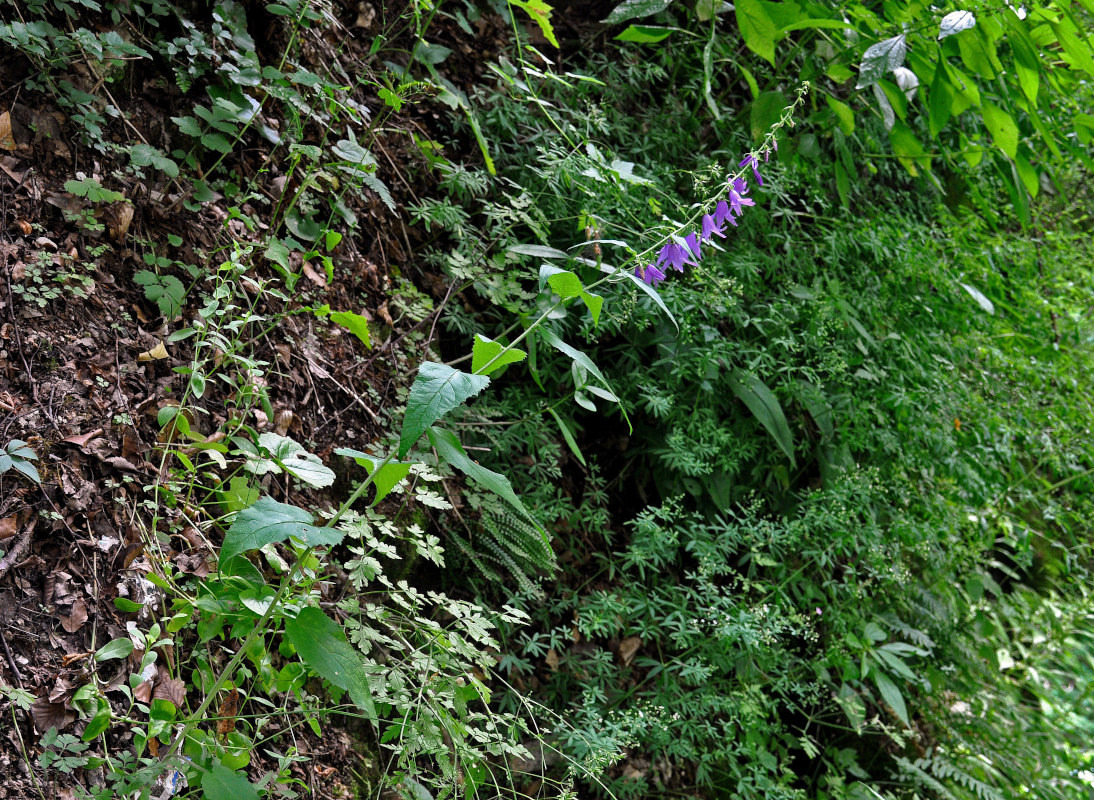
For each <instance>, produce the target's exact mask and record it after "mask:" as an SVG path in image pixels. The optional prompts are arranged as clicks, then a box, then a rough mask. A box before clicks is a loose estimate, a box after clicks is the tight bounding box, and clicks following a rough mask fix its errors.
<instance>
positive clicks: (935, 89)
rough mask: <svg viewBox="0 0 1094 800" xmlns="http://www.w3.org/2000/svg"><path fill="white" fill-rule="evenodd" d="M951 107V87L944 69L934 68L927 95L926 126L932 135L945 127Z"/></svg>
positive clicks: (936, 134) (935, 134)
mask: <svg viewBox="0 0 1094 800" xmlns="http://www.w3.org/2000/svg"><path fill="white" fill-rule="evenodd" d="M952 108H953V87H952V86H951V85H950V80H949V75H948V74H947V73H946V70H945V69H943V68H941V67H940V68H939V69H936V70H935V73H934V80H933V81H931V91H930V94H929V95H928V96H927V127H928V129H929V130H930V132H931V136H932V137H935V136H938V134H939V133H940V132H941V131H942V129H943V128H945V127H946V123H947V122H949V121H950V113H951V109H952Z"/></svg>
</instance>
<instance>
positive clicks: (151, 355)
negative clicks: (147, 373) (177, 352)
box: [137, 341, 167, 361]
mask: <svg viewBox="0 0 1094 800" xmlns="http://www.w3.org/2000/svg"><path fill="white" fill-rule="evenodd" d="M161 358H167V348H166V347H165V346H164V344H163V342H162V341H161V342H160V343H159V344H157V345H156V346H155V347H153V348H152V349H151V350H145V351H144V352H143V353H141V354H140V355H138V356H137V361H153V360H157V361H158V360H159V359H161Z"/></svg>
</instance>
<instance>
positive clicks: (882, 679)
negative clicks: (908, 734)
mask: <svg viewBox="0 0 1094 800" xmlns="http://www.w3.org/2000/svg"><path fill="white" fill-rule="evenodd" d="M873 674H874V683H876V684H877V688H878V691H879V692H881V699H882V700H884V701H885V704H886V705H888V706H889V708H891V709H892V710H893V713H894V714H896V715H897V716H898V717H900V721H901V722H903V723H904V724H905V725H907V724H908V709H907V708H906V707H905V705H904V698H903V697H901V695H900V689H898V688H896V684H895V683H893V682H892V681H891V680H890V679H889V676H888V675H886V674H885V673H883V672H880V671H878V670H874V673H873Z"/></svg>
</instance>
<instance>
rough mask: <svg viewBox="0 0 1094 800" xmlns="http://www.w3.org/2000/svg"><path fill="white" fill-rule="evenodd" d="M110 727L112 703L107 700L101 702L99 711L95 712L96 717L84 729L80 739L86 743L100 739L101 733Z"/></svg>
mask: <svg viewBox="0 0 1094 800" xmlns="http://www.w3.org/2000/svg"><path fill="white" fill-rule="evenodd" d="M109 727H110V703H108V702H106V700H103V699H100V700H99V707H98V710H97V711H96V712H95V716H93V717H92V718H91V721H90V722H89V723H87V727H86V728H84V732H83V733H82V734H80V738H81V739H82V740H83V741H85V742H90V741H91V740H92V739H95V738H97V737H98V735H99V734H100V733H103V732H104V731H105V730H106V729H107V728H109Z"/></svg>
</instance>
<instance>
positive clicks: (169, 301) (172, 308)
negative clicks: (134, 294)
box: [133, 269, 186, 320]
mask: <svg viewBox="0 0 1094 800" xmlns="http://www.w3.org/2000/svg"><path fill="white" fill-rule="evenodd" d="M133 280H134V281H135V282H136V283H137V285H139V286H143V287H144V296H145V297H147V298H148V299H149V300H151V301H152V302H153V303H155V304H156V306H157V307H158V308H159V310H160V313H161V314H163V316H165V317H167V319H168V320H173V319H174V318H175V317H177V316H178V313H179V311H180V310H181V309H182V301H183V298H184V297H185V296H186V287H185V286H183V285H182V281H180V280H179V279H178V278H176V277H175V276H174V275H157V274H156V273H154V272H152V271H150V270H147V269H142V270H138V271H137V272H135V273H134V274H133Z"/></svg>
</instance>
